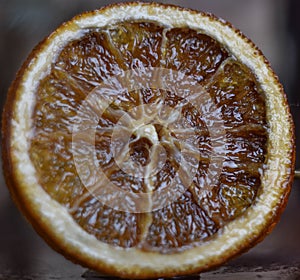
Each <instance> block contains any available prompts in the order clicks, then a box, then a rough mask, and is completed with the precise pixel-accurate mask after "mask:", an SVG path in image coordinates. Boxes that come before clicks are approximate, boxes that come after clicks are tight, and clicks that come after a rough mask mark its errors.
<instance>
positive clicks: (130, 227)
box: [30, 22, 267, 253]
mask: <svg viewBox="0 0 300 280" xmlns="http://www.w3.org/2000/svg"><path fill="white" fill-rule="evenodd" d="M141 28H142V32H140V30H141ZM164 34H165V35H164ZM144 35H147V38H144V37H143V36H144ZM164 36H166V37H165V38H164ZM147 52H149V53H147ZM207 54H209V55H210V57H209V59H208V58H207V57H206V55H207ZM146 66H163V67H167V68H171V69H173V70H180V71H183V72H184V73H185V74H187V75H191V76H192V77H194V79H195V80H196V81H197V82H200V83H201V84H202V85H203V86H204V87H205V88H206V89H207V90H208V92H209V93H210V96H211V97H212V99H213V100H214V102H215V105H216V106H217V108H219V109H220V111H221V114H222V116H223V117H224V124H225V127H226V141H227V143H226V147H227V149H228V154H227V156H226V160H225V162H224V165H223V171H222V174H221V176H220V182H219V183H218V184H217V185H210V183H211V182H210V181H209V180H207V179H206V177H207V175H210V176H214V175H215V174H211V173H210V164H211V163H210V153H211V139H210V135H209V131H208V129H207V127H206V125H205V122H204V121H203V120H202V119H201V116H199V112H198V111H197V110H195V108H193V107H192V106H190V105H189V104H184V102H183V100H182V98H179V97H178V96H176V95H175V94H174V93H173V92H166V91H164V90H160V89H155V88H148V89H141V90H137V91H134V92H123V93H122V94H119V96H118V97H117V99H116V100H115V102H114V103H113V104H111V106H109V107H108V108H107V110H106V111H105V112H104V113H103V115H102V116H101V117H100V118H99V119H98V127H97V129H96V142H95V145H96V151H97V159H98V164H99V166H100V167H101V168H102V169H103V170H104V171H105V172H106V175H107V176H108V178H109V179H111V180H112V181H114V183H115V184H116V185H118V186H119V187H120V188H122V189H126V190H130V191H133V192H145V191H147V189H148V188H147V186H145V183H144V181H143V180H138V179H134V178H130V176H129V177H128V176H125V173H124V172H123V171H121V170H119V169H118V168H117V166H116V164H115V162H114V158H113V154H112V152H111V146H110V145H111V144H110V137H111V133H112V130H111V129H110V128H111V127H112V126H114V125H116V123H117V122H118V118H119V117H120V115H119V109H121V110H124V111H127V112H129V110H130V108H131V106H132V105H134V106H138V105H140V104H158V103H159V101H160V100H162V99H163V100H164V101H163V103H164V105H166V106H169V107H173V108H174V109H176V108H178V106H181V110H182V116H183V117H184V118H183V120H182V122H181V123H180V127H181V128H183V127H190V128H193V131H194V133H195V135H194V136H189V135H188V133H187V134H185V133H182V132H181V134H180V133H179V132H178V134H177V135H175V134H174V133H173V134H172V133H170V132H168V129H171V127H164V126H161V125H156V126H155V129H156V133H157V135H158V138H159V140H160V141H163V140H164V139H165V140H166V139H169V137H174V143H173V144H172V145H174V146H172V145H169V144H167V143H164V147H165V149H166V150H167V151H168V161H167V162H166V164H165V165H164V166H163V168H162V169H161V170H160V171H159V172H158V173H157V174H156V176H155V180H152V186H151V187H152V189H153V190H163V189H164V188H166V187H167V186H168V182H169V181H170V180H171V179H172V178H176V180H177V181H176V184H177V185H179V186H180V185H181V184H182V189H183V190H184V189H185V187H184V180H182V178H177V177H176V172H177V171H178V168H179V163H178V155H177V154H176V150H178V148H179V147H180V142H182V141H185V144H184V145H186V146H187V147H198V150H199V154H200V155H197V156H198V157H197V159H198V160H199V166H198V173H197V174H196V176H195V178H194V180H193V185H192V186H191V188H190V189H189V190H185V191H183V194H182V195H181V197H180V198H179V200H178V201H176V202H174V203H172V204H170V205H168V206H166V207H164V208H163V209H160V210H155V211H154V212H153V213H152V215H150V216H151V217H150V216H149V214H129V213H123V212H118V211H115V210H112V209H110V208H109V207H107V206H105V205H103V204H101V203H100V202H99V201H98V200H96V199H95V198H94V197H92V196H91V195H88V194H87V191H86V189H85V188H84V186H83V185H82V183H81V181H80V179H79V177H78V176H77V175H76V169H75V166H74V164H72V156H73V154H72V149H71V141H72V135H71V132H72V131H71V129H70V127H71V126H72V125H73V124H77V122H78V116H79V117H81V118H83V119H85V120H86V121H87V122H88V120H89V119H90V118H93V117H95V112H94V111H93V109H91V110H87V111H84V112H81V111H80V105H81V104H82V100H83V99H84V98H85V97H86V96H87V95H88V94H89V93H90V92H91V91H92V90H93V89H94V88H95V87H96V86H98V85H100V84H101V83H102V82H103V80H104V79H106V78H108V77H109V76H111V75H117V74H118V73H120V72H121V71H122V70H127V69H131V68H135V67H146ZM182 102H183V103H182ZM264 102H265V101H264V97H263V93H262V92H261V91H260V89H259V88H258V87H257V86H256V82H255V77H254V76H253V75H252V73H251V71H250V70H249V69H247V68H246V67H245V66H242V65H241V64H240V63H239V62H238V61H236V60H234V59H233V58H232V57H230V54H228V53H227V51H226V49H225V48H223V47H222V46H220V45H219V44H218V43H217V42H216V41H215V40H214V39H212V38H210V37H209V36H207V35H205V34H200V33H198V32H196V31H194V30H190V29H187V28H173V29H167V30H166V29H164V28H163V27H161V26H158V25H155V24H154V23H150V22H145V23H137V22H126V23H122V24H119V25H118V24H117V25H115V26H113V27H111V28H109V29H108V30H104V31H100V30H97V29H91V30H86V31H85V34H84V35H83V38H82V39H79V40H76V41H74V42H71V43H70V44H69V45H68V46H67V47H65V48H64V50H63V51H62V52H61V54H60V55H59V57H58V59H57V61H56V62H55V64H54V65H53V67H52V71H51V73H50V74H49V75H48V76H47V77H46V78H45V79H44V80H43V81H42V82H41V86H40V87H39V90H38V94H37V103H36V107H35V111H34V127H35V137H34V138H33V139H32V142H31V147H30V152H31V159H32V161H33V162H34V164H35V167H36V169H37V170H38V173H39V174H40V182H41V185H42V186H43V187H44V188H45V190H46V191H47V192H48V193H49V194H50V195H51V196H52V197H53V198H54V199H55V200H57V201H58V202H59V203H61V204H63V205H65V206H66V207H67V208H68V209H69V210H70V213H71V214H72V215H73V217H74V219H75V220H76V221H77V222H78V224H79V225H81V226H82V228H84V229H85V230H86V231H87V232H89V233H90V234H92V235H94V236H96V237H97V238H98V239H99V240H101V241H103V242H107V243H109V244H112V245H116V246H121V247H126V248H127V247H132V246H138V247H140V248H141V249H143V250H150V251H151V250H159V251H161V252H163V253H168V252H171V251H176V250H181V249H184V248H187V247H189V246H192V244H193V242H203V241H205V240H206V239H208V238H211V237H212V236H213V235H214V234H215V233H216V232H217V231H218V230H219V229H220V228H221V227H222V226H224V224H226V223H227V222H228V221H230V220H233V219H235V218H236V217H237V216H239V215H241V214H242V213H243V212H244V211H245V210H246V209H247V208H248V207H249V206H250V205H251V204H252V202H253V200H254V198H255V196H256V194H257V191H258V189H259V186H260V183H261V182H260V175H261V172H263V164H264V161H265V154H266V142H267V124H266V116H265V104H264ZM183 104H184V105H183ZM78 112H79V113H78ZM77 114H79V115H77ZM129 114H130V112H129ZM83 140H84V139H83ZM131 140H132V142H131V146H130V149H131V159H133V160H136V161H138V162H140V164H142V165H146V164H147V163H148V162H149V148H151V145H152V143H151V141H150V140H149V139H147V138H145V139H143V138H140V139H135V136H134V135H133V136H132V139H131ZM149 142H150V143H149ZM83 143H84V142H82V143H77V144H78V149H76V153H77V155H78V156H82V157H84V156H85V154H86V153H87V152H89V151H88V149H89V145H86V146H85V145H83ZM89 144H90V143H89ZM190 157H191V158H196V156H195V154H194V153H191V155H190ZM170 173H171V176H170ZM207 186H208V187H209V189H210V191H209V192H206V193H203V188H204V189H205V188H206V187H207ZM149 217H150V218H149Z"/></svg>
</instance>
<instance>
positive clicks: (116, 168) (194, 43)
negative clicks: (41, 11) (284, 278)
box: [3, 3, 294, 278]
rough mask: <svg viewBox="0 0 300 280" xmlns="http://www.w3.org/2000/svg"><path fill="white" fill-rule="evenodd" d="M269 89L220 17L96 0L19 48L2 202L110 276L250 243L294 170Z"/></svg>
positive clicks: (269, 78)
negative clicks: (100, 4)
mask: <svg viewBox="0 0 300 280" xmlns="http://www.w3.org/2000/svg"><path fill="white" fill-rule="evenodd" d="M293 129H294V127H293V122H292V118H291V115H290V112H289V107H288V104H287V100H286V97H285V94H284V92H283V88H282V86H281V85H280V83H279V81H278V79H277V77H276V75H275V74H274V72H273V71H272V70H271V68H270V66H269V64H268V62H267V61H266V59H265V58H264V56H263V55H262V53H261V52H260V51H259V50H258V49H257V48H256V47H255V46H254V44H253V43H252V42H251V41H250V40H248V39H247V38H245V36H243V35H242V34H241V33H240V32H239V31H237V30H236V29H235V28H233V27H232V26H231V25H230V24H228V23H227V22H225V21H223V20H220V19H218V18H216V17H213V16H212V15H208V14H205V13H200V12H196V11H191V10H186V9H182V8H179V7H175V6H167V5H160V4H146V3H126V4H120V5H112V6H109V7H106V8H103V9H100V10H97V11H93V12H88V13H85V14H82V15H79V16H77V17H75V18H74V19H72V20H71V21H69V22H67V23H65V24H63V25H62V26H61V27H59V28H58V29H57V30H56V31H55V32H54V33H52V34H51V35H50V36H49V37H48V38H46V39H45V40H44V41H43V42H42V43H41V44H39V45H38V46H37V47H36V48H35V49H34V50H33V52H32V53H31V55H30V56H29V58H28V59H27V61H26V62H25V64H24V65H23V67H22V68H21V70H20V72H19V73H18V75H17V78H16V80H15V81H14V83H13V84H12V86H11V88H10V90H9V94H8V98H7V102H6V106H5V109H4V113H3V161H4V172H5V177H6V181H7V184H8V186H9V189H10V191H11V194H12V196H13V198H14V199H15V201H16V203H17V205H18V206H19V207H20V209H21V211H22V212H23V213H24V214H25V216H26V217H27V219H28V220H29V221H30V222H31V223H32V225H33V226H34V228H35V229H36V230H37V232H38V233H39V234H40V235H41V236H42V237H43V238H44V239H45V240H46V241H47V242H48V243H49V244H50V245H51V246H52V247H53V248H54V249H55V250H57V251H59V252H61V253H62V254H63V255H65V256H66V257H67V258H69V259H71V260H73V261H74V262H76V263H80V264H82V265H84V266H87V267H89V268H92V269H95V270H97V271H100V272H105V273H109V274H111V275H114V276H121V277H131V278H151V277H163V276H165V277H169V276H175V275H185V274H190V273H196V272H201V271H204V270H207V269H209V268H212V267H215V266H217V265H220V264H222V263H224V262H225V261H227V260H228V259H230V258H232V257H234V256H236V255H238V254H240V253H241V252H244V251H245V250H247V249H249V248H250V247H251V246H253V245H254V244H256V243H257V242H258V241H260V240H261V239H262V238H263V237H264V236H265V235H266V234H267V233H268V232H269V231H270V230H271V229H272V228H273V226H274V225H275V224H276V222H277V221H278V219H279V215H280V213H281V212H282V211H283V209H284V207H285V204H286V201H287V197H288V194H289V192H290V186H291V182H292V179H293V172H294V130H293Z"/></svg>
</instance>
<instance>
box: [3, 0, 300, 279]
mask: <svg viewBox="0 0 300 280" xmlns="http://www.w3.org/2000/svg"><path fill="white" fill-rule="evenodd" d="M114 2H124V1H106V0H105V1H104V0H47V1H43V0H0V97H1V98H0V105H1V109H2V107H3V103H4V101H5V97H6V94H7V89H8V87H9V85H10V83H11V81H12V80H13V79H14V76H15V74H16V71H17V70H18V68H19V67H20V66H21V64H22V62H23V61H24V59H25V58H26V56H27V55H28V54H29V52H30V50H31V49H32V48H33V47H34V46H35V45H36V44H37V43H38V42H39V41H41V40H42V39H43V38H44V37H45V36H47V35H48V34H49V33H50V32H51V31H53V30H54V29H55V28H56V27H57V26H59V25H60V24H61V23H62V22H63V21H67V20H69V19H70V18H71V17H73V16H74V15H76V14H78V13H81V12H83V11H87V10H92V9H96V8H99V7H101V6H103V5H106V4H110V3H114ZM160 2H162V3H171V4H178V5H181V6H184V7H189V8H193V9H197V10H203V11H206V12H211V13H213V14H215V15H217V16H219V17H222V18H224V19H226V20H228V21H230V22H231V23H233V24H234V25H235V26H236V27H238V28H239V29H241V30H242V32H243V33H244V34H246V35H247V36H248V37H250V38H251V39H252V40H253V41H254V42H255V43H256V44H257V46H258V47H259V48H260V49H261V50H262V51H263V53H264V54H265V56H266V57H267V59H268V60H269V61H270V63H271V65H272V67H273V69H274V70H275V72H276V73H277V74H278V76H279V78H280V80H281V82H282V83H283V85H284V87H285V91H286V93H287V95H288V99H289V103H290V107H291V110H292V113H293V116H294V120H295V123H296V131H297V137H298V138H297V142H298V146H300V143H299V139H300V93H299V92H298V91H299V89H298V87H299V80H300V16H299V15H300V13H299V12H300V4H299V0H251V1H240V0H201V1H199V0H185V1H183V0H174V1H170V0H169V1H168V0H166V1H160ZM282 137H285V136H284V135H282ZM3 164H5V160H4V163H3ZM297 167H298V168H299V167H300V158H299V153H298V154H297ZM299 213H300V182H299V181H295V183H294V185H293V190H292V193H291V196H290V200H289V203H288V206H287V209H286V211H285V212H284V214H283V216H282V219H281V221H280V223H279V225H277V227H276V228H275V230H274V231H273V232H272V234H271V235H270V236H268V237H267V238H266V239H265V240H264V241H263V242H262V243H261V244H259V245H258V246H256V247H255V248H254V249H252V250H251V251H250V252H248V253H247V254H244V255H243V256H241V257H239V258H237V259H235V260H233V261H231V262H230V263H228V264H227V265H226V267H225V268H224V267H223V268H221V269H219V270H217V271H216V272H214V273H212V272H210V273H206V274H203V275H202V276H201V279H206V278H207V279H219V278H220V279H225V278H226V279H238V278H241V277H242V278H243V279H255V277H260V278H266V279H300V216H299ZM278 267H279V269H278ZM226 271H227V272H226ZM232 272H234V274H230V273H232ZM226 273H227V274H226ZM228 273H229V274H230V275H231V276H230V275H229V274H228ZM228 275H229V276H228ZM94 277H95V275H94V274H93V273H89V272H86V271H85V269H83V268H81V267H79V266H76V265H74V264H72V263H70V262H68V261H67V260H65V259H64V258H63V257H62V256H60V255H58V254H56V253H55V252H53V251H52V250H51V249H50V248H49V247H48V246H47V245H46V244H45V243H44V241H43V240H41V238H40V237H38V236H37V234H36V233H35V232H34V231H33V230H32V228H31V227H30V226H29V225H28V224H27V223H26V222H25V220H24V218H23V217H22V216H21V214H20V213H19V211H18V210H17V209H16V207H15V206H14V204H13V202H12V201H11V199H10V196H9V193H8V191H7V189H6V186H5V183H4V180H3V175H2V172H1V174H0V279H83V278H84V279H92V278H93V279H95V278H94ZM247 277H248V278H247ZM285 277H286V278H285ZM193 279H196V278H193ZM197 279H198V278H197Z"/></svg>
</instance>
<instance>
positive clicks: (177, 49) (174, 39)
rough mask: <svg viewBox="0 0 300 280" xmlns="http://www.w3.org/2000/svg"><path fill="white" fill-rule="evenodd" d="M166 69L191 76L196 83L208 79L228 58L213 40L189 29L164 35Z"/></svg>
mask: <svg viewBox="0 0 300 280" xmlns="http://www.w3.org/2000/svg"><path fill="white" fill-rule="evenodd" d="M166 37H167V40H168V41H167V43H166V62H165V64H166V67H167V68H172V69H176V70H180V71H183V72H184V73H185V74H187V75H192V76H193V77H194V78H195V79H196V80H197V81H198V82H202V81H203V80H204V79H206V78H209V77H210V76H211V75H212V74H213V73H215V72H216V70H217V69H218V67H219V66H220V64H221V63H222V61H223V60H224V59H226V57H227V56H228V53H227V51H226V50H225V49H224V48H222V47H221V46H220V44H218V42H216V41H215V40H214V39H213V38H211V37H209V36H207V35H205V34H201V33H200V32H197V31H195V30H191V29H190V28H174V29H171V30H169V31H167V33H166Z"/></svg>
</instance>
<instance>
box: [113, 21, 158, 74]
mask: <svg viewBox="0 0 300 280" xmlns="http://www.w3.org/2000/svg"><path fill="white" fill-rule="evenodd" d="M162 31H163V27H162V26H159V25H157V24H155V23H152V22H124V23H121V24H117V25H116V26H115V27H114V28H112V29H110V30H109V34H110V38H111V40H112V43H113V44H114V46H115V48H116V50H118V51H119V52H120V58H121V59H122V60H123V61H124V62H125V64H126V67H127V69H133V68H135V67H146V66H153V67H155V66H159V65H160V59H161V44H162V40H163V36H162Z"/></svg>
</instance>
